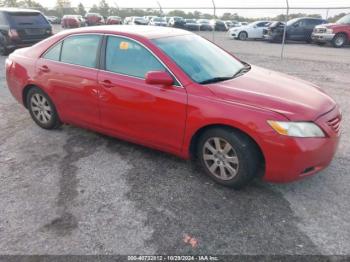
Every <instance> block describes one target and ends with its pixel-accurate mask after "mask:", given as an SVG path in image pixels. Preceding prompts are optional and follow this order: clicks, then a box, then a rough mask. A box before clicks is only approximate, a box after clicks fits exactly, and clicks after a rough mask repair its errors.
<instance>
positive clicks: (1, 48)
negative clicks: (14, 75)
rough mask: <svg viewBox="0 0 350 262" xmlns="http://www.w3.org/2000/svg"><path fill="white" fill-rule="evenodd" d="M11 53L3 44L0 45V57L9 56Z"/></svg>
mask: <svg viewBox="0 0 350 262" xmlns="http://www.w3.org/2000/svg"><path fill="white" fill-rule="evenodd" d="M9 53H10V51H9V50H8V49H7V48H6V46H5V45H4V44H3V43H0V56H7V55H8V54H9Z"/></svg>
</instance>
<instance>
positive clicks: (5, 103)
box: [0, 33, 350, 255]
mask: <svg viewBox="0 0 350 262" xmlns="http://www.w3.org/2000/svg"><path fill="white" fill-rule="evenodd" d="M204 36H205V37H208V38H211V34H210V33H206V34H204ZM216 43H217V44H219V45H220V46H222V47H224V48H226V49H227V50H229V51H232V52H234V53H235V54H236V55H237V56H238V57H240V58H242V59H244V60H245V61H247V62H249V63H252V64H256V65H259V66H263V67H266V68H270V69H273V70H278V71H282V72H285V73H288V74H291V75H294V76H297V77H301V78H303V79H306V80H309V81H311V82H313V83H315V84H318V85H319V86H321V87H322V88H323V89H324V90H325V91H326V92H328V93H329V94H330V95H331V96H332V97H333V98H335V100H336V101H337V102H338V103H339V104H340V106H341V108H342V109H343V115H344V122H343V127H344V128H343V129H344V130H343V136H342V140H341V143H340V147H339V150H338V153H337V155H336V157H335V159H334V161H333V162H332V164H331V165H330V166H329V168H327V169H326V170H324V171H322V172H321V173H319V174H318V175H316V176H313V177H311V178H308V179H306V180H303V181H300V182H297V183H292V184H286V185H273V184H268V183H263V182H260V181H255V182H254V183H253V184H252V185H251V186H249V187H247V188H246V189H244V190H242V191H234V190H231V189H228V188H224V187H221V186H218V185H216V184H214V183H213V182H212V181H211V180H210V179H209V178H207V177H206V176H205V175H204V174H202V173H201V172H199V171H198V170H197V168H196V167H195V166H193V165H192V164H191V162H186V161H183V160H180V159H178V158H176V157H173V156H170V155H168V154H164V153H162V152H158V151H154V150H151V149H148V148H144V147H141V146H138V145H134V144H131V143H127V142H123V141H121V140H118V139H114V138H109V137H106V136H103V135H100V134H97V133H94V132H90V131H87V130H83V129H80V128H76V127H73V126H64V127H63V128H61V129H60V130H57V131H45V130H42V129H40V128H39V127H37V126H36V125H35V124H34V122H33V121H32V120H31V119H30V117H29V114H28V112H27V111H26V110H25V109H24V108H23V107H22V106H20V105H19V104H17V103H16V102H15V100H14V99H13V98H12V96H11V95H10V94H9V91H8V89H7V88H6V83H5V79H4V68H3V66H1V68H0V70H1V72H0V77H1V78H0V80H1V87H0V141H1V142H0V164H1V165H0V254H168V253H171V254H199V253H201V254H203V253H204V254H347V255H350V222H349V217H350V201H349V199H350V190H349V187H348V185H349V184H350V174H349V170H350V147H349V145H350V143H349V142H350V141H349V140H350V133H349V131H348V130H345V127H349V121H350V119H349V115H350V112H349V110H350V99H349V98H350V77H349V72H350V48H348V47H347V48H343V49H335V48H331V47H319V46H315V45H306V44H288V45H287V46H286V59H285V60H284V61H281V60H280V59H279V52H280V45H276V44H269V43H265V42H261V41H247V42H240V41H234V40H228V39H227V38H226V37H225V35H224V34H217V35H216ZM4 61H5V58H4V57H1V58H0V64H1V65H3V64H4ZM186 236H189V237H190V238H192V239H196V241H197V244H196V245H195V246H194V247H192V246H191V245H189V244H188V243H185V241H184V238H186Z"/></svg>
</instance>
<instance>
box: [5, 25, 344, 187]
mask: <svg viewBox="0 0 350 262" xmlns="http://www.w3.org/2000/svg"><path fill="white" fill-rule="evenodd" d="M6 76H7V83H8V86H9V88H10V90H11V92H12V94H13V96H14V97H15V98H16V99H17V100H18V101H19V102H20V103H22V104H23V105H24V106H25V107H26V108H27V109H28V110H29V113H30V114H31V117H32V118H33V120H34V121H35V122H36V123H37V124H38V125H39V126H40V127H42V128H45V129H54V128H58V127H59V126H60V125H61V124H63V123H65V124H72V125H77V126H81V127H85V128H88V129H92V130H96V131H97V132H101V133H104V134H107V135H111V136H115V137H119V138H121V139H125V140H129V141H132V142H135V143H139V144H142V145H145V146H149V147H152V148H155V149H159V150H163V151H166V152H170V153H173V154H175V155H178V156H180V157H182V158H185V159H189V158H191V157H193V158H195V159H198V161H199V162H200V163H201V166H202V167H203V169H204V170H205V172H206V173H207V174H208V175H209V176H210V177H211V178H213V179H214V180H216V181H217V182H218V183H221V184H223V185H226V186H232V187H234V188H240V187H242V186H244V185H246V184H247V183H248V182H249V181H251V180H252V179H253V178H255V177H258V176H262V177H263V178H264V179H265V180H267V181H272V182H289V181H293V180H298V179H301V178H303V177H306V176H310V175H312V174H314V173H315V172H317V171H320V170H321V169H323V168H325V167H326V166H327V165H328V164H329V163H330V162H331V160H332V158H333V156H334V154H335V151H336V149H337V145H338V141H339V136H340V122H341V114H340V110H339V107H338V106H337V104H336V103H335V102H334V101H333V100H332V99H331V98H330V97H329V96H327V95H326V94H325V93H323V92H322V91H321V90H320V89H319V88H317V87H316V86H314V85H313V84H311V83H308V82H305V81H303V80H299V79H296V78H294V77H290V76H287V75H283V74H280V73H277V72H273V71H270V70H267V69H263V68H260V67H257V66H252V65H249V64H247V63H245V62H243V61H240V60H239V59H237V58H236V57H234V56H232V55H231V54H229V53H227V52H226V51H224V50H222V49H220V48H219V47H217V46H216V45H214V44H212V43H211V42H209V41H207V40H205V39H203V38H201V37H200V36H197V35H195V34H193V33H190V32H187V31H183V30H180V29H173V28H171V29H170V28H159V27H156V28H155V27H151V26H150V27H139V26H118V27H114V26H103V27H98V28H81V29H75V30H68V31H64V32H61V33H59V34H56V35H54V36H52V37H51V38H49V39H47V40H44V41H42V42H40V43H38V44H36V45H34V46H33V47H30V48H25V49H20V50H17V51H15V52H14V53H13V54H11V55H10V57H9V58H8V59H7V60H6Z"/></svg>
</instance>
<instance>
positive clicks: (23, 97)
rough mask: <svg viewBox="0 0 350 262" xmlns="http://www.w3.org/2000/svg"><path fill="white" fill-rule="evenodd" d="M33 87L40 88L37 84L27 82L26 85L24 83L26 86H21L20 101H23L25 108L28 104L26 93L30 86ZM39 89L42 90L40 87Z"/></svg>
mask: <svg viewBox="0 0 350 262" xmlns="http://www.w3.org/2000/svg"><path fill="white" fill-rule="evenodd" d="M34 87H36V88H40V87H38V86H36V85H33V84H28V85H26V86H25V87H24V88H23V90H22V103H23V105H24V107H25V108H27V109H28V105H27V95H28V92H29V90H30V89H32V88H34ZM40 89H41V88H40ZM41 90H42V89H41Z"/></svg>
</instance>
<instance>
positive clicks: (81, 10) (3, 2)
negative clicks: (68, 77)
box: [0, 0, 346, 22]
mask: <svg viewBox="0 0 350 262" xmlns="http://www.w3.org/2000/svg"><path fill="white" fill-rule="evenodd" d="M0 7H20V8H32V9H36V10H40V11H41V12H43V13H44V14H45V15H48V16H57V17H62V16H63V15H65V14H77V15H82V16H85V14H86V13H87V12H91V13H100V14H101V15H102V16H104V17H108V16H120V17H122V18H125V17H128V16H151V15H152V16H153V15H154V16H161V15H166V16H181V17H184V18H195V19H199V18H206V19H212V18H214V15H213V14H209V13H202V12H199V11H193V12H185V11H183V10H172V11H169V12H166V13H165V12H163V11H162V10H159V9H158V10H157V9H152V8H149V9H145V10H141V9H133V8H118V7H117V6H110V5H109V4H108V3H107V2H106V0H100V1H99V3H98V4H94V5H93V6H92V7H90V8H86V7H85V6H84V5H83V3H81V2H80V3H79V5H78V6H77V7H71V5H70V1H69V0H57V1H56V5H55V7H54V8H52V9H49V8H47V7H44V6H43V5H41V4H40V3H38V2H36V1H35V0H0ZM345 14H346V13H345V12H343V13H340V14H337V15H335V16H332V17H329V18H328V21H330V22H335V21H336V20H338V19H339V18H341V17H342V16H344V15H345ZM304 16H309V17H315V18H322V16H321V15H320V14H304V13H295V14H290V15H289V16H288V18H289V19H292V18H297V17H304ZM217 18H219V19H223V20H235V21H247V22H250V21H256V20H272V21H284V20H285V19H286V17H285V14H280V15H277V16H275V17H261V18H248V17H243V16H240V15H239V14H237V13H229V12H225V13H224V14H223V15H222V16H219V17H217Z"/></svg>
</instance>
